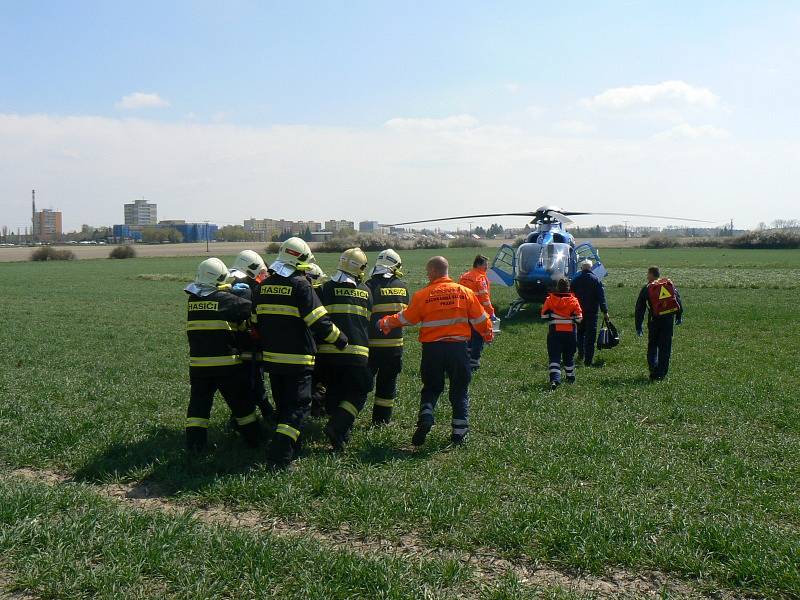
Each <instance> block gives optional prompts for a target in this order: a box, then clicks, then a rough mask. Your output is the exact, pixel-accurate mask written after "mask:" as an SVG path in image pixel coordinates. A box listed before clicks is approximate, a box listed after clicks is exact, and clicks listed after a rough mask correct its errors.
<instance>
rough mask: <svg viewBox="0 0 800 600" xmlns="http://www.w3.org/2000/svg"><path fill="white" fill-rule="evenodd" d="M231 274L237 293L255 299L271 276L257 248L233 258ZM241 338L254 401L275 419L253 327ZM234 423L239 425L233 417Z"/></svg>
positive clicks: (240, 342)
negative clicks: (257, 291)
mask: <svg viewBox="0 0 800 600" xmlns="http://www.w3.org/2000/svg"><path fill="white" fill-rule="evenodd" d="M229 274H230V276H231V277H233V287H232V291H233V293H234V294H237V295H239V296H241V297H243V298H247V299H248V300H251V301H252V299H253V298H255V294H256V290H257V288H258V286H259V285H260V284H261V282H262V281H264V279H265V278H266V276H267V265H266V264H265V263H264V259H263V258H261V256H259V254H258V253H257V252H255V251H253V250H242V251H241V252H240V253H239V255H238V256H237V257H236V260H235V261H233V266H232V267H231V268H230V270H229ZM238 338H239V350H240V351H241V357H242V361H243V362H244V364H245V365H246V366H247V381H248V388H249V390H250V393H251V395H252V397H253V402H255V404H256V406H257V407H258V408H259V410H260V411H261V416H262V417H263V418H264V419H266V420H267V421H273V420H274V415H275V411H274V409H273V408H272V404H270V402H269V398H268V397H267V390H266V387H265V386H264V367H263V365H262V364H261V357H260V356H259V354H258V352H257V351H256V341H255V339H254V336H253V335H252V330H251V329H250V328H249V327H245V328H243V330H242V331H240V332H239V335H238ZM231 425H233V426H235V422H234V421H233V419H232V420H231Z"/></svg>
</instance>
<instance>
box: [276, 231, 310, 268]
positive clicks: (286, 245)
mask: <svg viewBox="0 0 800 600" xmlns="http://www.w3.org/2000/svg"><path fill="white" fill-rule="evenodd" d="M278 260H279V261H281V262H282V263H284V264H287V265H291V266H293V267H295V268H297V267H300V266H306V265H307V263H311V262H314V255H313V254H312V253H311V248H309V247H308V244H306V242H305V240H302V239H301V238H299V237H290V238H289V239H288V240H286V241H285V242H283V243H282V244H281V247H280V250H278Z"/></svg>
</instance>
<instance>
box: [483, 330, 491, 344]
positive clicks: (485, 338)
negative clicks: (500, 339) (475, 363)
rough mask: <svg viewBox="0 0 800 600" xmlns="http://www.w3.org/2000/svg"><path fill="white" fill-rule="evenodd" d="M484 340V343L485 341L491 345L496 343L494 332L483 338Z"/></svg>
mask: <svg viewBox="0 0 800 600" xmlns="http://www.w3.org/2000/svg"><path fill="white" fill-rule="evenodd" d="M483 340H484V341H485V342H486V343H487V344H491V343H492V342H493V341H494V331H490V332H489V333H488V335H485V336H484V337H483Z"/></svg>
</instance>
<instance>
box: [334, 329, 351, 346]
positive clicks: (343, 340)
mask: <svg viewBox="0 0 800 600" xmlns="http://www.w3.org/2000/svg"><path fill="white" fill-rule="evenodd" d="M347 344H348V340H347V336H346V335H345V334H343V333H341V332H340V333H339V337H338V338H336V341H335V342H333V345H334V346H336V349H337V350H344V349H345V348H347Z"/></svg>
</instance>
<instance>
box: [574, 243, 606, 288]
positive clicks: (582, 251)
mask: <svg viewBox="0 0 800 600" xmlns="http://www.w3.org/2000/svg"><path fill="white" fill-rule="evenodd" d="M575 255H576V257H577V259H578V261H577V262H578V265H580V264H581V262H582V261H584V260H586V259H587V258H588V259H589V260H591V261H592V262H593V263H594V265H593V266H592V273H594V274H595V275H597V277H599V278H600V279H602V278H603V277H605V276H606V275H608V270H607V269H606V267H605V265H604V264H603V263H602V261H601V260H600V253H599V252H598V251H597V249H596V248H595V247H594V246H592V243H591V242H584V243H583V244H578V245H577V246H575Z"/></svg>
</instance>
